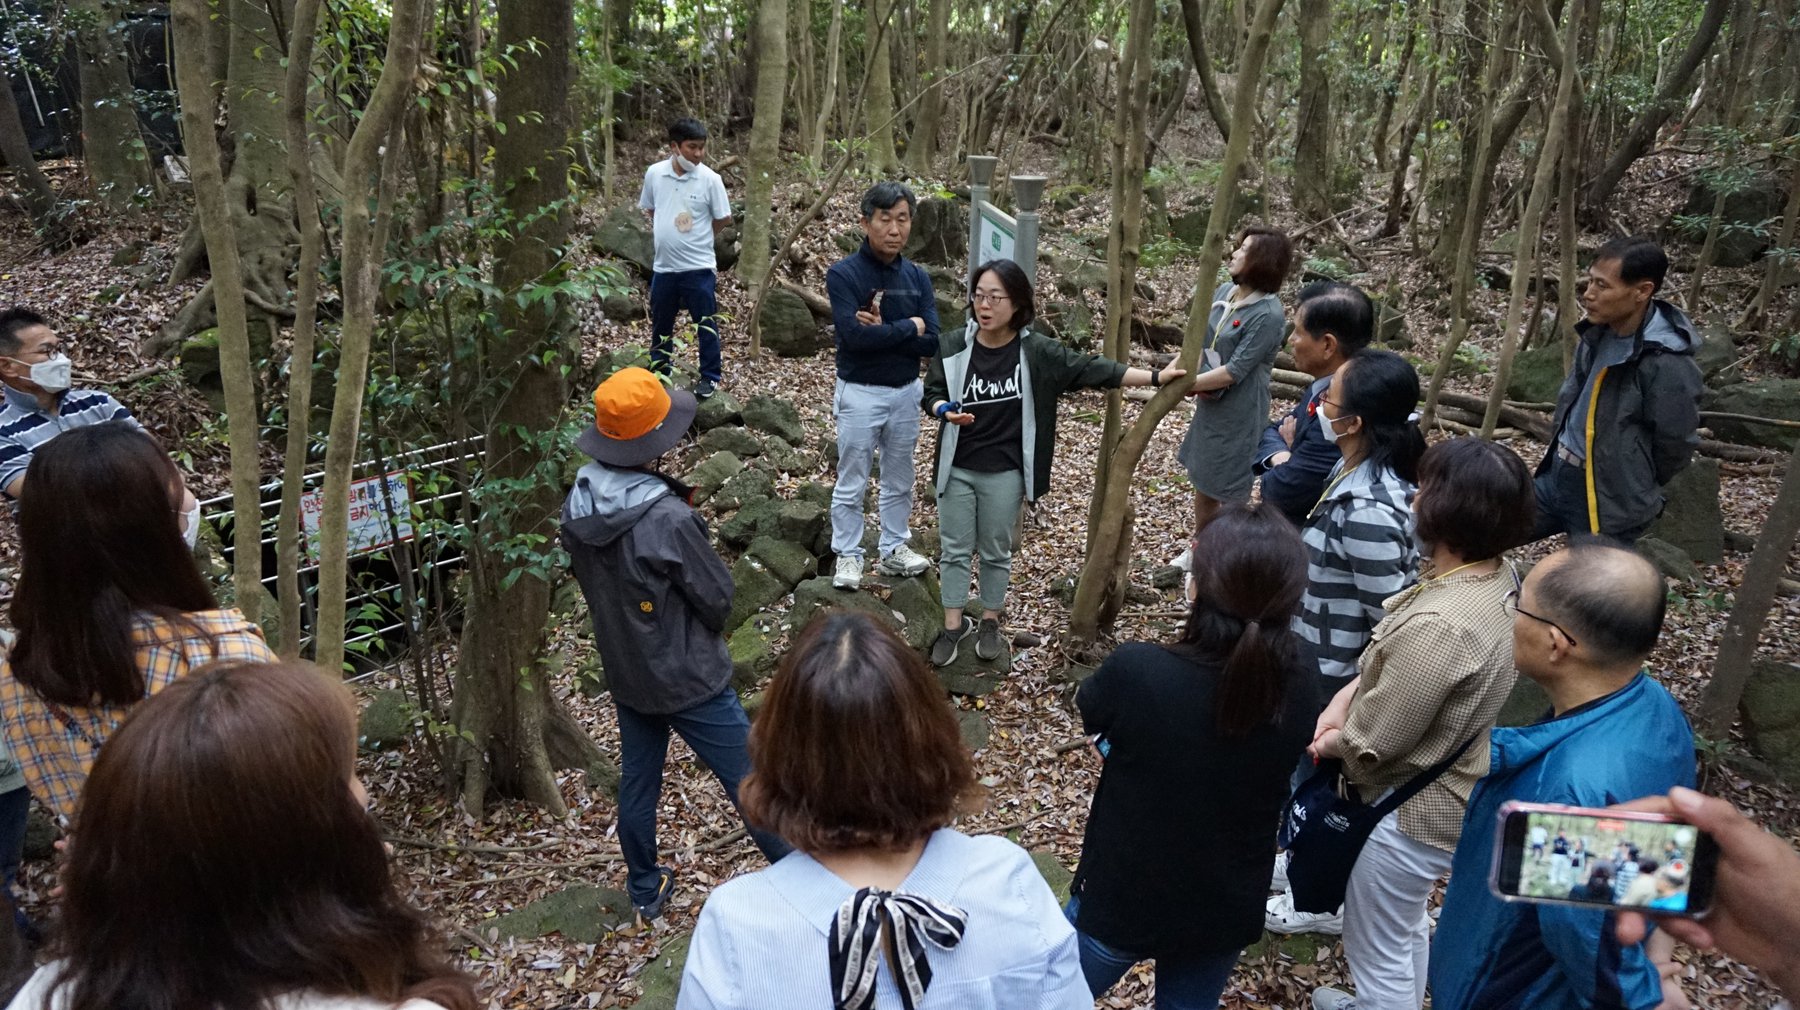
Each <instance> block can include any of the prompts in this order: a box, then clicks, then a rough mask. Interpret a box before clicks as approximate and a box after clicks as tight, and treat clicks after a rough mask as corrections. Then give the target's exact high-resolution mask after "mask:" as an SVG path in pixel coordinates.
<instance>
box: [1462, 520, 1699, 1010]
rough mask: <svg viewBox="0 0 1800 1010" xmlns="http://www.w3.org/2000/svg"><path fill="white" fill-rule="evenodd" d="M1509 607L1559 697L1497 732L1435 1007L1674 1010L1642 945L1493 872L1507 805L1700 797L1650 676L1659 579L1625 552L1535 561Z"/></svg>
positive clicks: (1523, 642)
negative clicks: (1509, 890) (1524, 898)
mask: <svg viewBox="0 0 1800 1010" xmlns="http://www.w3.org/2000/svg"><path fill="white" fill-rule="evenodd" d="M1506 600H1507V605H1508V607H1509V609H1511V611H1512V613H1513V662H1514V664H1515V665H1516V666H1517V667H1518V669H1519V672H1520V673H1521V674H1523V675H1525V676H1526V677H1529V678H1531V679H1532V680H1533V681H1536V682H1537V684H1538V685H1539V686H1541V687H1542V688H1543V689H1544V691H1545V693H1546V694H1548V695H1549V696H1550V702H1551V712H1550V714H1549V715H1547V716H1546V717H1545V718H1544V719H1543V720H1541V721H1539V722H1537V723H1535V724H1533V725H1530V726H1513V727H1503V728H1500V729H1496V730H1494V732H1493V736H1492V748H1491V753H1490V769H1489V772H1488V775H1487V777H1486V778H1484V779H1482V780H1481V781H1480V782H1479V783H1477V784H1476V786H1475V791H1474V793H1473V794H1472V795H1471V796H1470V797H1469V809H1468V815H1467V816H1466V817H1465V819H1464V821H1463V832H1462V839H1461V841H1460V843H1459V844H1458V845H1457V849H1456V855H1455V856H1454V858H1453V861H1452V863H1451V870H1450V886H1449V889H1448V891H1446V893H1445V897H1444V908H1443V914H1442V915H1441V916H1440V917H1439V919H1438V931H1437V939H1436V942H1435V944H1434V946H1433V949H1432V956H1431V994H1432V1005H1433V1006H1434V1007H1436V1008H1438V1010H1471V1008H1473V1007H1478V1006H1529V1007H1535V1008H1541V1010H1564V1008H1566V1010H1575V1008H1577V1007H1592V1006H1601V1005H1605V1006H1620V1007H1629V1008H1632V1010H1648V1008H1650V1007H1654V1006H1657V1005H1659V1004H1661V1003H1662V1002H1663V998H1664V997H1663V979H1662V976H1661V973H1660V972H1659V970H1658V965H1657V964H1656V963H1655V962H1654V961H1653V959H1652V956H1651V954H1650V953H1649V952H1648V951H1647V949H1646V946H1645V945H1644V944H1642V943H1637V944H1631V945H1629V946H1626V945H1622V944H1620V942H1619V941H1618V939H1617V938H1616V937H1615V936H1614V933H1613V930H1612V929H1611V927H1610V926H1609V925H1608V924H1607V922H1606V917H1605V916H1604V915H1602V914H1601V913H1600V912H1598V911H1595V910H1592V909H1581V908H1574V907H1562V906H1549V905H1541V906H1540V905H1525V904H1519V903H1514V902H1505V901H1501V900H1500V899H1499V898H1497V897H1495V896H1494V895H1493V894H1492V893H1491V892H1490V891H1489V890H1488V873H1489V870H1490V869H1491V868H1492V866H1493V858H1494V844H1495V843H1494V825H1495V823H1496V818H1497V816H1498V814H1499V811H1500V808H1501V806H1503V805H1504V804H1506V803H1508V802H1511V801H1522V802H1532V803H1566V804H1570V805H1574V806H1586V807H1604V806H1607V805H1609V804H1612V803H1616V802H1618V801H1620V800H1623V799H1628V798H1632V797H1637V796H1645V795H1650V794H1655V793H1666V792H1668V791H1669V790H1670V789H1671V788H1673V787H1675V786H1687V787H1691V786H1692V784H1693V781H1694V737H1693V730H1692V729H1690V728H1689V726H1688V722H1687V718H1686V717H1685V716H1684V715H1682V712H1681V706H1680V704H1678V703H1677V702H1676V701H1675V699H1674V698H1672V697H1671V696H1670V695H1669V692H1668V691H1666V690H1664V689H1663V687H1662V685H1660V684H1658V683H1657V682H1656V681H1655V680H1654V679H1652V678H1651V677H1650V675H1649V674H1648V673H1647V672H1645V670H1644V662H1645V660H1646V659H1648V658H1649V656H1650V652H1651V650H1652V649H1654V648H1655V646H1656V640H1657V636H1658V635H1659V634H1660V632H1661V630H1662V622H1663V603H1664V587H1663V580H1662V576H1661V575H1659V574H1658V573H1657V571H1656V569H1655V567H1654V566H1652V565H1651V564H1650V563H1649V562H1648V561H1646V560H1645V559H1644V558H1643V557H1642V556H1640V555H1638V554H1636V553H1634V552H1632V551H1630V550H1628V549H1626V548H1624V547H1620V546H1616V545H1614V544H1611V543H1600V542H1578V543H1576V544H1574V545H1572V546H1571V547H1569V548H1568V549H1567V550H1564V551H1560V552H1558V553H1556V554H1552V555H1550V556H1549V557H1548V558H1546V559H1544V560H1543V561H1542V562H1539V564H1538V565H1537V567H1536V568H1534V569H1532V571H1531V574H1530V575H1528V576H1527V577H1526V578H1525V580H1524V582H1523V583H1522V584H1520V586H1519V587H1518V588H1517V589H1515V590H1514V591H1513V592H1511V593H1509V594H1507V598H1506Z"/></svg>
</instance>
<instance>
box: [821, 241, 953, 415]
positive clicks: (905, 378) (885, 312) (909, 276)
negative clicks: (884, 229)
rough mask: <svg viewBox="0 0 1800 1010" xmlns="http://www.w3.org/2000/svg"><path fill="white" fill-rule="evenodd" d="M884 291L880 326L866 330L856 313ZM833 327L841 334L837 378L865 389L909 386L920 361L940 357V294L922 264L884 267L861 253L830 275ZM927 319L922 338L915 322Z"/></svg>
mask: <svg viewBox="0 0 1800 1010" xmlns="http://www.w3.org/2000/svg"><path fill="white" fill-rule="evenodd" d="M877 291H879V292H881V319H882V322H881V325H879V326H864V325H863V324H861V323H859V322H857V321H856V310H858V309H860V308H862V307H863V306H865V305H868V304H869V302H870V300H872V299H873V298H874V297H875V293H876V292H877ZM825 293H826V294H828V295H830V296H831V322H832V326H833V328H834V330H835V331H836V333H837V375H838V378H840V379H843V380H844V381H845V382H854V383H858V384H860V385H865V386H904V385H906V384H908V383H910V382H912V381H913V380H915V379H917V378H918V377H919V359H920V358H925V357H929V356H931V355H933V354H936V353H937V347H938V314H937V293H936V292H935V291H933V290H932V287H931V277H930V275H928V274H927V273H925V271H924V269H923V268H922V267H920V266H919V265H918V264H917V263H914V262H912V261H911V260H909V259H907V258H906V257H904V256H895V257H894V261H893V262H892V263H883V262H881V261H880V260H879V259H876V258H875V254H874V253H873V252H871V251H870V250H869V243H868V241H867V240H864V242H863V244H862V248H861V249H858V250H857V251H855V252H853V253H851V254H850V255H848V256H846V257H844V258H843V259H841V260H838V261H837V262H836V263H833V264H832V265H831V269H830V270H827V271H825ZM913 316H918V317H919V318H920V319H923V320H925V332H924V333H920V332H919V331H918V329H917V328H916V327H914V326H913V324H912V322H911V320H912V317H913Z"/></svg>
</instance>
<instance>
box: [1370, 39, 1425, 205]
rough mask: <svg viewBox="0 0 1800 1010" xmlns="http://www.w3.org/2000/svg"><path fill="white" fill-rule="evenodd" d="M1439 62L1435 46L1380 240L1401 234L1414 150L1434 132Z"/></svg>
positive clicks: (1404, 138)
mask: <svg viewBox="0 0 1800 1010" xmlns="http://www.w3.org/2000/svg"><path fill="white" fill-rule="evenodd" d="M1434 10H1435V5H1434ZM1439 62H1440V61H1439V60H1438V59H1437V52H1436V47H1435V46H1434V47H1432V49H1430V50H1427V52H1426V55H1425V57H1424V58H1423V59H1421V60H1420V65H1421V66H1423V67H1424V68H1425V87H1424V89H1423V90H1422V91H1420V92H1419V102H1418V104H1417V105H1416V106H1414V107H1413V111H1412V115H1411V116H1409V117H1408V118H1407V120H1406V125H1405V126H1403V127H1401V136H1400V151H1399V153H1398V154H1396V155H1395V157H1394V174H1393V177H1392V180H1391V181H1390V182H1389V184H1388V202H1387V213H1386V215H1385V216H1384V217H1383V218H1382V222H1381V229H1380V230H1379V231H1377V232H1376V233H1375V237H1376V238H1388V237H1390V236H1393V235H1398V234H1400V218H1401V215H1402V214H1404V212H1405V208H1406V173H1407V172H1408V171H1409V170H1410V169H1411V168H1412V154H1413V147H1414V145H1416V144H1417V143H1418V142H1419V135H1420V134H1421V133H1424V132H1426V131H1428V130H1429V129H1430V127H1431V118H1432V116H1433V115H1434V110H1435V108H1436V106H1437V89H1438V74H1439V72H1440V69H1439ZM1375 139H1376V143H1378V144H1379V143H1381V142H1382V140H1381V138H1380V137H1377V138H1375ZM1420 174H1421V175H1423V174H1424V173H1420Z"/></svg>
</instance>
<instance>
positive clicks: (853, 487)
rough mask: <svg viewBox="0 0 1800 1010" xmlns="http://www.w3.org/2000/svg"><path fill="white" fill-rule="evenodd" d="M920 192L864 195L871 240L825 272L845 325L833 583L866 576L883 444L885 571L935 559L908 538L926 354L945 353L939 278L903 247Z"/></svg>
mask: <svg viewBox="0 0 1800 1010" xmlns="http://www.w3.org/2000/svg"><path fill="white" fill-rule="evenodd" d="M917 206H918V198H916V197H914V196H913V192H912V190H910V189H908V188H906V187H905V186H903V185H901V184H900V183H897V182H882V183H877V184H876V185H875V186H874V187H872V188H871V189H870V190H869V191H868V192H867V193H865V194H863V198H862V227H863V235H864V236H865V237H864V240H863V244H862V248H860V249H858V250H857V251H856V252H853V253H851V254H850V255H849V256H846V257H844V258H843V259H841V260H839V261H837V262H836V263H834V264H832V266H831V269H830V270H828V271H826V274H825V291H826V293H827V294H829V295H830V296H831V319H832V323H833V324H834V326H835V328H836V330H837V389H836V392H835V395H834V398H833V400H832V404H831V413H832V416H833V417H835V418H836V419H837V440H838V460H837V471H838V478H837V487H836V488H835V489H834V490H833V491H832V493H831V552H832V553H833V554H835V555H837V568H836V570H835V571H834V572H833V573H832V578H831V584H832V585H834V586H836V587H837V588H839V589H856V588H858V587H859V586H861V585H862V576H863V548H862V536H863V521H864V520H863V495H864V494H865V493H866V492H867V490H868V487H869V469H870V467H871V465H872V464H873V463H874V460H875V451H876V450H877V449H879V450H881V497H880V505H879V507H878V511H879V513H880V516H881V541H880V549H881V561H880V563H879V564H878V566H877V570H878V571H880V572H881V573H882V574H884V575H899V576H910V575H920V574H923V573H924V571H925V569H926V568H928V567H930V562H928V561H926V560H925V558H924V557H923V556H922V555H920V554H919V553H918V552H917V551H914V550H913V549H912V548H911V547H908V546H907V545H906V541H907V538H908V536H910V532H909V530H908V529H907V525H908V523H910V522H911V520H912V492H913V478H914V475H915V473H916V470H915V468H914V466H913V449H914V448H915V447H916V446H917V445H918V444H919V398H920V396H921V395H922V393H923V390H924V387H923V384H922V383H921V382H920V380H919V362H920V360H921V359H923V358H928V357H930V356H932V355H934V354H936V353H937V349H938V315H937V295H936V293H935V292H934V291H933V290H932V287H931V277H930V276H929V275H927V274H926V273H925V271H924V270H923V269H921V268H920V267H919V265H918V264H917V263H913V262H912V261H910V260H908V259H907V258H906V257H905V256H902V255H901V254H900V251H901V250H902V249H904V248H906V240H907V239H908V238H910V237H911V236H912V215H913V210H914V208H915V207H917Z"/></svg>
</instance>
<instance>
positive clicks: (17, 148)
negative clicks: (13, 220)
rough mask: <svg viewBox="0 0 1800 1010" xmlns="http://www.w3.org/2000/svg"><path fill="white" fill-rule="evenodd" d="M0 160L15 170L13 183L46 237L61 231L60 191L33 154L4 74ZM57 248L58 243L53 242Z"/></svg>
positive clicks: (0, 78) (0, 99)
mask: <svg viewBox="0 0 1800 1010" xmlns="http://www.w3.org/2000/svg"><path fill="white" fill-rule="evenodd" d="M0 92H4V93H3V94H0V160H3V161H5V163H6V164H7V165H9V166H11V167H12V170H13V180H14V183H15V185H16V186H17V187H18V190H19V196H20V198H21V199H22V200H23V201H24V203H25V209H26V210H28V211H30V212H31V221H32V223H33V224H35V225H36V226H37V229H38V231H39V232H40V233H42V234H43V235H44V237H45V238H47V239H48V238H51V237H52V236H53V234H54V233H55V232H57V231H59V230H60V228H59V227H58V225H57V223H56V190H54V189H52V188H51V187H50V180H49V178H48V177H46V176H45V175H44V170H43V169H41V168H39V167H38V163H37V158H36V157H35V156H33V155H32V153H31V140H30V138H28V137H27V136H26V135H25V122H24V120H22V119H20V118H19V105H18V103H17V102H16V101H15V100H14V99H13V91H12V81H11V80H10V79H8V78H7V76H6V75H5V74H0ZM48 244H50V245H57V244H59V243H57V242H54V241H52V242H50V243H48Z"/></svg>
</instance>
